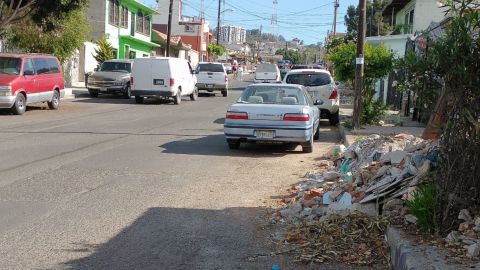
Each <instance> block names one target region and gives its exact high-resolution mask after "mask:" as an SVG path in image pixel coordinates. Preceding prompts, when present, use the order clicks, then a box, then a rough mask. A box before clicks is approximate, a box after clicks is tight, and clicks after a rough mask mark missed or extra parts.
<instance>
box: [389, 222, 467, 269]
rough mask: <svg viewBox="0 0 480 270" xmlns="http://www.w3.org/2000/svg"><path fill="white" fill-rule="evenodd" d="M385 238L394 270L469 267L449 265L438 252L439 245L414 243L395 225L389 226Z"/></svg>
mask: <svg viewBox="0 0 480 270" xmlns="http://www.w3.org/2000/svg"><path fill="white" fill-rule="evenodd" d="M385 240H386V242H387V245H388V246H389V247H390V263H391V266H392V269H394V270H396V269H399V270H420V269H422V270H423V269H425V270H430V269H431V270H454V269H468V268H463V267H461V268H459V266H458V265H457V266H454V265H447V263H446V262H445V261H444V259H443V258H442V256H440V254H439V253H438V248H437V247H433V246H427V247H424V248H420V247H419V246H414V245H412V244H411V243H410V241H408V240H406V239H405V238H403V237H402V233H401V231H400V230H399V229H398V228H395V227H393V226H388V228H387V232H386V233H385Z"/></svg>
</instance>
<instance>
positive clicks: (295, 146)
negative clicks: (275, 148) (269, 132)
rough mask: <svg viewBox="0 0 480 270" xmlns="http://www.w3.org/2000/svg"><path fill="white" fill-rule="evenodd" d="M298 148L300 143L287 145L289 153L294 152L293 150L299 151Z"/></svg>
mask: <svg viewBox="0 0 480 270" xmlns="http://www.w3.org/2000/svg"><path fill="white" fill-rule="evenodd" d="M297 146H298V143H287V144H286V145H285V147H286V149H287V150H289V151H293V150H295V149H297Z"/></svg>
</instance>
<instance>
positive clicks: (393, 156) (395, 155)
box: [381, 150, 408, 164]
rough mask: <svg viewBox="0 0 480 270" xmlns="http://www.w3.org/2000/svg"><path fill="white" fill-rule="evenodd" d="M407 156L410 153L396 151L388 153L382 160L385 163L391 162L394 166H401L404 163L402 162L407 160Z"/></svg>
mask: <svg viewBox="0 0 480 270" xmlns="http://www.w3.org/2000/svg"><path fill="white" fill-rule="evenodd" d="M407 154H408V153H407V152H405V151H401V150H396V151H393V152H388V153H386V154H385V155H383V156H382V158H381V159H382V161H384V162H390V163H392V164H400V162H402V160H403V159H404V158H405V156H406V155H407Z"/></svg>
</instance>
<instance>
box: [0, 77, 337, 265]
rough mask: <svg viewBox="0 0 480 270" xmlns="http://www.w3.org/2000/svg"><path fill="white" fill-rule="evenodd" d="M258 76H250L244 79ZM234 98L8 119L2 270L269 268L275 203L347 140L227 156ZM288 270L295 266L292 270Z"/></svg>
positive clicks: (100, 102)
mask: <svg viewBox="0 0 480 270" xmlns="http://www.w3.org/2000/svg"><path fill="white" fill-rule="evenodd" d="M249 78H250V79H251V77H248V76H247V79H249ZM249 83H250V82H233V83H232V86H231V88H232V91H231V93H230V95H229V97H228V98H224V97H221V95H220V94H217V95H216V96H212V95H208V94H203V95H201V97H200V98H199V99H198V100H197V101H190V100H189V99H188V98H184V99H183V101H182V103H181V104H180V105H179V106H177V105H173V103H166V102H160V101H150V102H147V103H146V104H144V105H137V104H135V102H134V100H133V99H131V100H125V99H122V98H120V97H114V96H101V97H100V98H95V99H92V98H89V97H80V98H76V99H72V100H64V101H62V104H61V108H60V109H59V110H58V111H50V110H48V109H45V107H46V106H34V107H30V108H29V110H28V111H27V113H26V114H25V115H23V116H13V115H10V114H8V113H7V112H0V140H1V143H0V269H270V267H271V264H272V263H280V264H281V265H290V263H289V258H286V257H279V256H267V255H268V254H270V252H271V251H272V247H273V244H272V241H271V238H270V233H271V231H269V227H268V218H269V212H271V207H273V206H274V205H275V199H276V197H275V195H278V194H280V193H282V190H285V189H286V188H287V187H288V185H290V184H293V183H295V182H297V181H298V179H299V177H300V176H303V175H304V174H305V172H306V171H308V170H310V169H311V168H312V167H313V166H314V162H315V158H318V157H319V156H320V155H322V154H323V153H325V152H327V151H328V150H330V148H331V147H332V146H333V145H334V144H335V143H337V142H338V139H339V138H338V130H337V128H335V127H330V126H329V125H328V122H323V123H322V127H321V137H320V140H319V141H318V142H317V143H316V144H315V151H314V153H312V154H303V153H302V152H301V150H300V147H299V148H297V149H296V151H289V150H286V149H284V148H283V147H278V146H262V145H260V146H259V145H248V146H242V148H241V149H240V150H238V151H232V150H229V149H228V146H227V144H226V142H225V139H224V136H223V125H222V123H223V117H224V115H225V112H226V109H227V107H228V105H229V104H231V103H233V102H234V101H235V100H236V99H237V98H238V96H239V94H240V92H241V90H242V89H243V88H244V87H245V86H246V85H248V84H249ZM290 269H291V268H290Z"/></svg>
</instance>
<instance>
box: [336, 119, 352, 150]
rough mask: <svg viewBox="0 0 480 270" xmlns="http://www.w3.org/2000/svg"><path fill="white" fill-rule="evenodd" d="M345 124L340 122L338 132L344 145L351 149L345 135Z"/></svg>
mask: <svg viewBox="0 0 480 270" xmlns="http://www.w3.org/2000/svg"><path fill="white" fill-rule="evenodd" d="M343 123H344V122H340V124H339V125H338V132H339V133H340V139H341V140H342V143H343V145H345V146H346V147H349V146H350V144H349V143H348V140H347V134H346V133H345V127H344V126H343Z"/></svg>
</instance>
